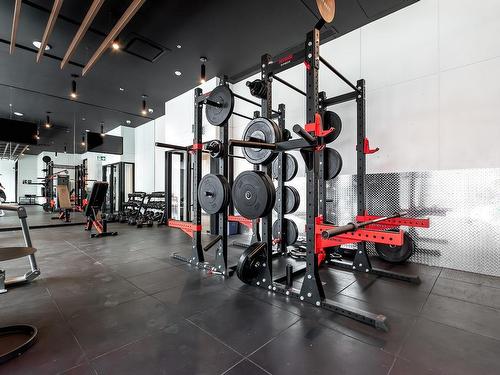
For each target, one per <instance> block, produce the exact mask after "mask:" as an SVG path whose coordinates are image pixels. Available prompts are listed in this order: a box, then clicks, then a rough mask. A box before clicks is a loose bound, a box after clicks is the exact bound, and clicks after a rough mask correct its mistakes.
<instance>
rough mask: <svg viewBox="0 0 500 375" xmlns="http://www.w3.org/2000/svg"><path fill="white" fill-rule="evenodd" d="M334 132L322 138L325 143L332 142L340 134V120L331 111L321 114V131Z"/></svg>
mask: <svg viewBox="0 0 500 375" xmlns="http://www.w3.org/2000/svg"><path fill="white" fill-rule="evenodd" d="M331 128H333V129H334V130H333V131H332V132H331V133H330V134H328V135H327V136H326V137H324V140H325V143H330V142H333V141H334V140H336V139H337V138H338V136H339V135H340V133H341V132H342V120H341V119H340V117H339V115H337V114H336V113H335V112H332V111H325V113H324V114H323V130H327V129H331Z"/></svg>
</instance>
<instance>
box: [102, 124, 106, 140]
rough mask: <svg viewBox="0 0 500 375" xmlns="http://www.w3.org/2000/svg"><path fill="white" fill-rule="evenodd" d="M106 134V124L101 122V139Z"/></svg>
mask: <svg viewBox="0 0 500 375" xmlns="http://www.w3.org/2000/svg"><path fill="white" fill-rule="evenodd" d="M105 135H106V134H105V133H104V122H101V137H104V136H105Z"/></svg>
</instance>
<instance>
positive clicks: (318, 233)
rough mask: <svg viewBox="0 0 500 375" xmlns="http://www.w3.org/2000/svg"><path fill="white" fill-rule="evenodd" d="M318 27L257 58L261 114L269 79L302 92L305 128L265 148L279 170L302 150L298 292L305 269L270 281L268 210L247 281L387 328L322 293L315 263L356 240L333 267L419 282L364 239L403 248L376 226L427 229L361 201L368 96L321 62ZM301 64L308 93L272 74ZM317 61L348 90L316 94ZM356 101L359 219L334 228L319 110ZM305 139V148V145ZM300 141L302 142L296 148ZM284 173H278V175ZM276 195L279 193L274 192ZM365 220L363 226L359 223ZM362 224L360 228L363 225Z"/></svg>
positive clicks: (395, 235)
mask: <svg viewBox="0 0 500 375" xmlns="http://www.w3.org/2000/svg"><path fill="white" fill-rule="evenodd" d="M319 28H320V27H318V26H317V27H315V28H314V29H313V30H312V31H311V32H309V33H308V34H307V37H306V42H305V48H304V49H302V50H299V51H296V52H295V53H292V54H286V55H282V56H275V57H272V56H270V55H268V54H266V55H263V56H262V58H261V80H262V83H263V85H264V86H265V87H264V90H263V92H264V93H265V96H264V97H263V99H262V114H263V116H264V117H268V118H271V117H272V115H273V113H272V81H273V79H275V80H277V81H279V82H281V83H283V84H285V85H286V86H288V87H290V88H292V89H293V90H295V91H297V92H299V93H301V94H303V95H305V96H306V116H307V124H306V125H305V127H304V128H301V127H300V126H299V127H298V128H297V125H296V126H295V127H294V132H296V133H297V134H298V135H299V136H300V137H301V138H302V139H301V140H300V139H299V140H291V141H289V142H282V143H281V144H280V143H276V144H274V145H271V144H269V145H262V148H264V146H266V147H267V146H269V149H273V150H276V151H281V152H280V159H281V163H280V168H282V167H283V157H282V155H283V152H282V151H286V150H291V149H300V152H301V154H302V156H303V159H304V161H305V164H306V186H307V192H306V194H307V196H306V222H307V224H306V259H305V260H306V269H305V276H304V280H303V283H302V287H301V289H300V290H298V289H295V288H293V287H292V285H291V284H292V283H291V280H292V279H293V277H295V276H297V275H298V274H300V273H303V272H304V271H303V270H299V271H295V272H293V270H292V269H291V267H287V277H286V279H287V283H286V284H283V283H282V281H283V279H284V278H283V277H282V278H280V279H277V280H274V281H273V278H272V256H271V249H272V238H271V227H270V223H271V220H272V213H269V214H268V215H267V216H265V217H263V218H262V239H263V242H262V243H260V245H258V246H257V247H256V248H254V249H252V254H253V255H255V254H257V253H258V252H259V251H264V252H265V254H264V256H262V257H261V258H260V259H259V261H258V262H257V264H259V265H260V266H259V267H257V268H256V269H254V272H255V277H253V279H252V280H251V281H249V284H252V285H255V286H258V287H261V288H264V289H268V290H272V291H275V292H278V293H281V294H284V295H287V296H291V297H295V298H297V299H300V300H301V301H304V302H308V303H311V304H314V305H316V306H318V307H322V308H325V309H328V310H331V311H334V312H336V313H339V314H342V315H345V316H347V317H350V318H353V319H356V320H358V321H361V322H364V323H367V324H370V325H372V326H374V327H376V328H380V329H387V327H386V325H385V320H386V318H385V316H383V315H379V314H373V313H370V312H367V311H363V310H360V309H356V308H353V307H351V306H347V305H345V304H342V303H338V302H335V301H332V300H329V299H327V298H326V297H325V292H324V289H323V285H322V283H321V279H320V275H319V266H320V264H321V263H322V261H323V260H324V259H325V258H326V253H327V251H330V248H331V247H332V246H339V245H342V244H347V243H356V244H357V249H356V255H355V258H354V261H353V262H352V263H347V262H333V263H332V265H334V266H341V267H343V268H348V269H350V270H353V271H360V272H364V273H373V274H376V275H379V276H384V277H391V278H395V279H399V280H404V281H410V282H414V283H419V282H420V279H419V278H418V276H416V275H403V274H399V273H395V272H390V271H384V270H379V269H376V268H373V267H372V266H371V263H370V260H369V258H368V255H367V252H366V241H369V242H374V243H381V244H390V245H393V246H402V245H403V241H404V237H403V233H404V232H402V231H398V232H388V231H381V230H380V229H388V228H395V227H399V226H400V225H405V226H418V227H424V228H426V227H428V226H429V221H428V220H427V219H406V218H405V219H402V218H400V216H402V214H397V215H394V216H392V217H378V216H373V215H368V214H367V213H366V199H365V176H366V155H367V154H371V153H374V152H376V151H378V149H375V150H372V149H370V147H369V141H368V139H367V137H366V100H365V81H364V80H362V79H361V80H358V81H357V84H356V85H354V84H352V83H351V82H350V81H349V80H348V79H347V78H345V77H344V76H343V75H342V74H340V73H339V72H338V71H337V70H336V69H335V68H334V67H333V66H331V65H330V64H329V63H328V62H327V61H326V60H324V59H323V58H322V57H321V56H320V54H319V46H320V31H319ZM301 63H304V65H305V69H306V92H303V91H302V90H300V89H298V88H296V87H295V86H293V85H291V84H290V83H288V82H286V81H284V80H283V79H281V78H279V77H277V76H276V74H278V73H280V72H282V71H283V70H285V69H289V68H290V67H292V66H295V65H298V64H301ZM320 63H322V64H324V65H325V66H326V67H327V68H328V69H329V70H330V71H331V72H333V73H334V74H335V75H336V76H338V77H339V78H340V79H341V80H342V81H344V82H345V83H346V84H347V85H348V86H349V87H350V88H351V89H352V91H351V92H348V93H346V94H342V95H339V96H335V97H332V98H326V95H325V93H319V92H318V73H319V68H320ZM351 100H355V101H356V108H357V144H356V154H357V198H358V199H357V203H358V206H357V210H358V216H357V220H358V221H360V222H361V223H350V224H349V225H347V226H343V227H336V226H334V225H332V224H330V223H327V222H325V220H324V217H325V216H326V180H325V172H326V171H325V145H326V144H325V142H324V140H323V137H325V136H326V135H328V133H330V132H331V130H332V129H329V130H324V129H323V127H322V120H321V114H322V113H323V112H324V111H325V109H326V108H327V107H329V106H333V105H335V104H339V103H344V102H347V101H351ZM304 141H305V144H306V145H309V147H304ZM231 142H232V145H234V146H239V147H257V146H256V143H255V142H245V141H236V140H234V141H231ZM299 145H300V146H299ZM270 168H271V167H270V166H269V165H268V166H265V167H264V170H265V171H266V173H267V174H268V175H270V173H271V170H270ZM282 173H283V171H282V170H281V171H280V174H282ZM278 194H279V193H278ZM363 222H364V224H363ZM361 227H364V228H363V229H361Z"/></svg>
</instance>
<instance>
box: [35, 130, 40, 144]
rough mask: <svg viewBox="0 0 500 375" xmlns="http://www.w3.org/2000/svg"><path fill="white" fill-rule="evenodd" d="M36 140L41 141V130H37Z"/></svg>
mask: <svg viewBox="0 0 500 375" xmlns="http://www.w3.org/2000/svg"><path fill="white" fill-rule="evenodd" d="M35 139H36V140H37V141H38V140H39V139H40V130H38V129H37V131H36V135H35Z"/></svg>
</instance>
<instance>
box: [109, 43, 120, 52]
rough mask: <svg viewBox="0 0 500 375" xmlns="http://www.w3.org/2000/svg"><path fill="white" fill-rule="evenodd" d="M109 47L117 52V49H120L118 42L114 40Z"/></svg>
mask: <svg viewBox="0 0 500 375" xmlns="http://www.w3.org/2000/svg"><path fill="white" fill-rule="evenodd" d="M111 47H112V48H113V49H114V50H115V51H117V50H119V49H120V43H118V41H116V40H115V41H114V42H113V43H112V44H111Z"/></svg>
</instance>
